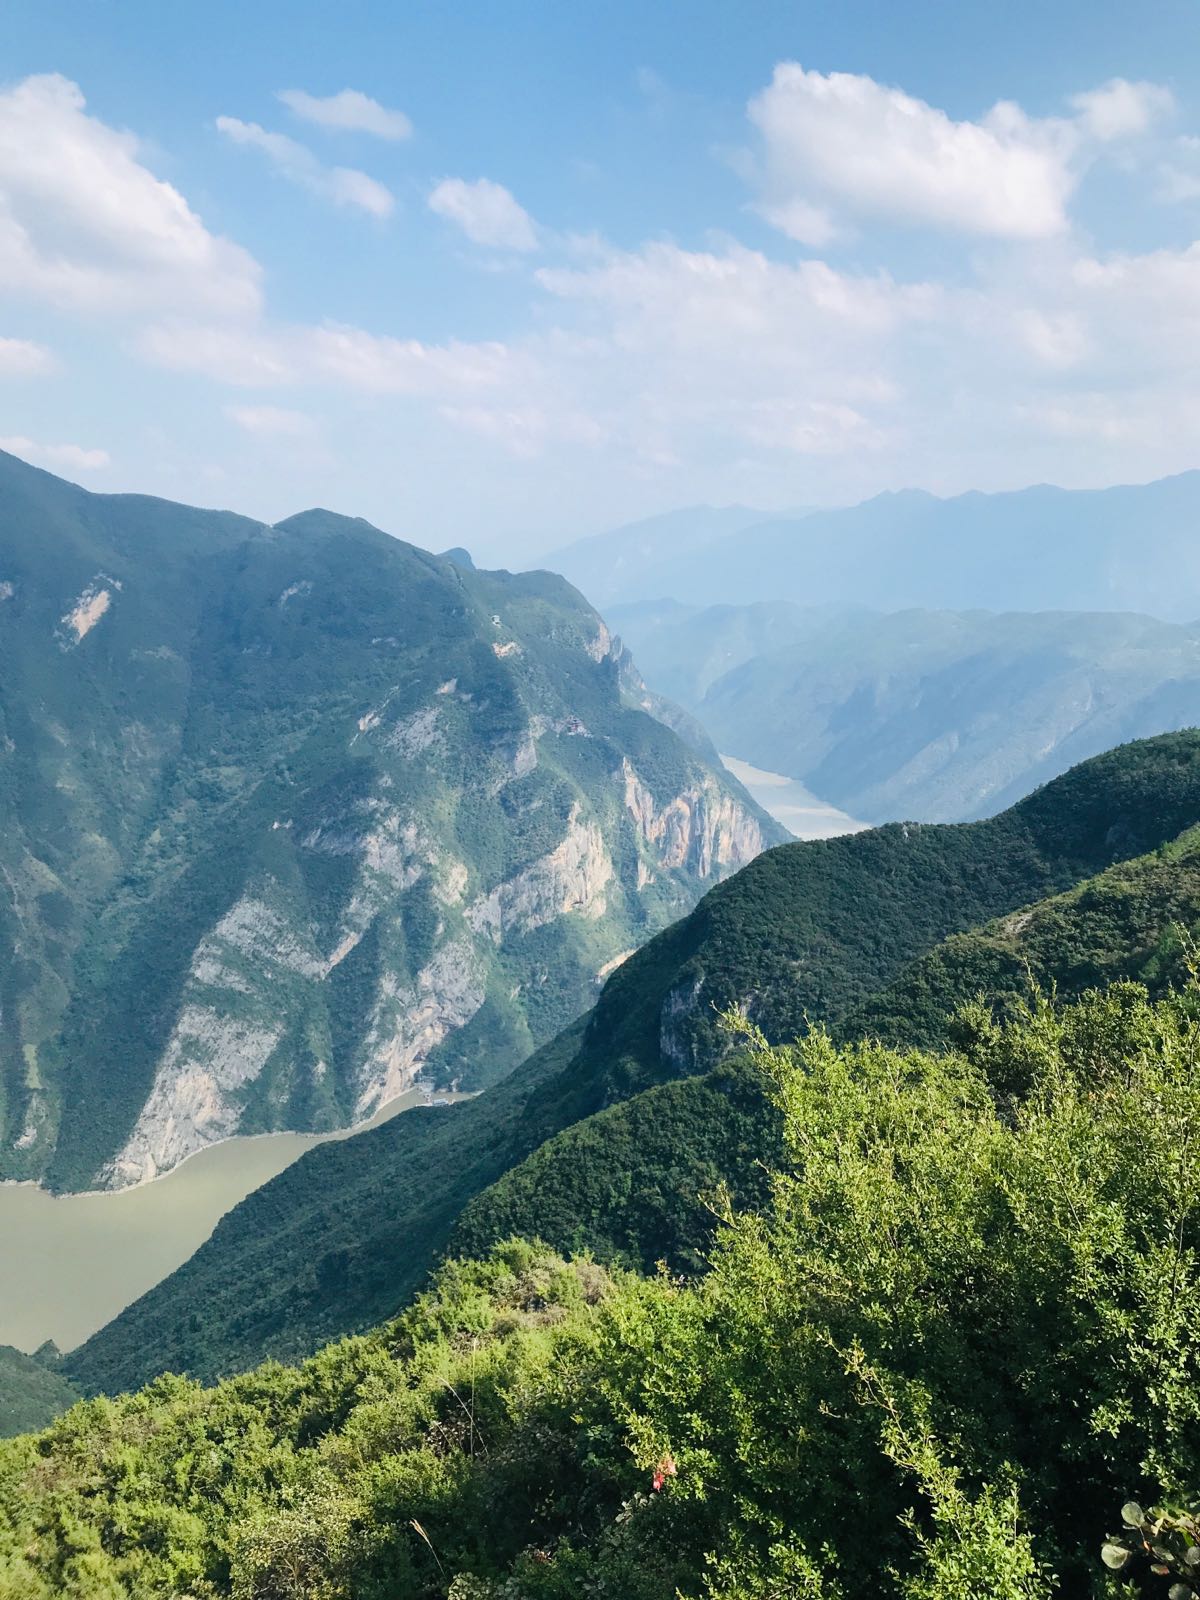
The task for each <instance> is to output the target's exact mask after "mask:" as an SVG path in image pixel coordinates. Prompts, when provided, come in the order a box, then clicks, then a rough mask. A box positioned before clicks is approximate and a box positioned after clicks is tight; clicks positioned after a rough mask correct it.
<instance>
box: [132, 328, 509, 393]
mask: <svg viewBox="0 0 1200 1600" xmlns="http://www.w3.org/2000/svg"><path fill="white" fill-rule="evenodd" d="M139 348H140V350H141V353H142V354H143V355H144V356H145V357H146V358H147V359H148V360H150V361H152V362H154V363H155V364H156V365H158V366H163V367H170V368H174V369H175V370H176V371H180V372H195V373H200V374H202V375H203V376H205V377H208V378H213V379H215V380H217V381H218V382H223V383H229V384H236V385H239V386H242V387H246V388H273V387H279V386H287V385H294V384H300V383H332V384H333V385H335V386H336V387H339V388H345V389H349V390H354V391H357V392H359V393H365V394H394V395H418V396H420V395H424V396H429V397H432V398H434V399H445V398H451V399H453V398H459V397H462V396H464V395H475V394H479V393H482V392H487V391H490V390H492V389H495V388H497V387H499V386H501V385H502V384H504V383H506V382H508V383H512V382H516V381H518V379H519V373H520V369H521V365H522V364H521V361H520V358H518V357H517V356H515V355H514V353H513V352H512V350H511V349H510V348H509V347H508V346H507V345H505V344H503V343H500V342H498V341H484V342H480V343H471V342H469V341H465V340H456V339H455V340H450V341H448V342H447V343H446V344H427V343H424V342H423V341H422V340H420V339H397V338H393V337H391V336H390V335H387V334H376V333H369V332H368V331H367V330H366V329H363V328H353V327H346V326H344V325H341V324H338V323H326V324H324V325H322V326H320V327H303V326H299V327H274V328H270V327H264V328H260V329H257V330H250V329H246V330H236V331H231V330H229V329H227V328H223V327H220V326H218V327H199V326H189V325H185V324H169V323H165V324H161V325H159V326H156V327H152V328H149V329H147V330H146V331H145V333H144V334H143V335H142V337H141V339H140V341H139Z"/></svg>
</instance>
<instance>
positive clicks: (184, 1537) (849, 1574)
mask: <svg viewBox="0 0 1200 1600" xmlns="http://www.w3.org/2000/svg"><path fill="white" fill-rule="evenodd" d="M1195 1013H1196V1006H1195V997H1194V995H1191V994H1189V995H1187V996H1185V997H1183V998H1182V999H1180V998H1178V997H1172V998H1170V999H1168V1000H1166V1001H1162V1002H1159V1003H1158V1004H1157V1005H1155V1004H1153V1003H1152V1002H1150V1001H1149V999H1148V998H1147V996H1146V994H1145V991H1144V990H1140V989H1138V988H1137V986H1135V985H1132V984H1126V985H1123V986H1117V987H1114V988H1113V989H1111V990H1109V991H1103V992H1099V993H1095V994H1093V995H1091V996H1089V997H1088V998H1086V999H1085V1000H1084V1001H1083V1002H1081V1003H1079V1004H1077V1005H1075V1006H1073V1007H1070V1008H1067V1009H1066V1010H1065V1011H1064V1012H1062V1013H1061V1014H1058V1015H1055V1014H1054V1013H1053V1012H1052V1011H1050V1010H1049V1008H1045V1007H1043V1008H1041V1009H1039V1010H1038V1011H1037V1012H1036V1013H1035V1014H1031V1015H1027V1016H1026V1017H1023V1018H1021V1019H1017V1020H1015V1021H1014V1022H1013V1023H1012V1024H1010V1025H1008V1026H1007V1027H1004V1028H1001V1029H997V1030H994V1031H993V1032H991V1033H989V1034H986V1035H980V1036H979V1037H977V1038H976V1040H975V1041H974V1042H973V1043H972V1045H971V1046H970V1047H969V1048H968V1049H967V1051H966V1052H965V1053H964V1054H958V1055H953V1056H935V1055H930V1054H922V1053H919V1052H912V1051H910V1052H906V1053H902V1054H901V1053H893V1052H891V1051H889V1050H887V1049H884V1048H882V1047H878V1046H862V1047H854V1048H848V1049H844V1050H839V1049H837V1048H836V1047H834V1046H833V1045H832V1044H831V1043H830V1042H829V1041H828V1039H827V1038H826V1037H825V1036H823V1035H821V1034H815V1035H813V1036H811V1037H810V1038H809V1039H808V1040H807V1041H805V1042H804V1043H803V1044H801V1045H799V1046H797V1047H795V1048H788V1049H779V1050H775V1051H771V1052H766V1053H761V1054H760V1055H759V1057H758V1059H757V1060H756V1061H755V1062H754V1064H753V1069H754V1070H755V1071H757V1072H759V1073H760V1074H761V1076H762V1078H763V1080H764V1081H765V1082H767V1083H769V1084H770V1089H771V1095H772V1098H773V1101H774V1104H775V1106H776V1109H777V1115H778V1117H779V1120H780V1125H781V1130H782V1137H781V1142H780V1143H781V1147H780V1151H779V1159H778V1160H777V1162H776V1163H775V1165H774V1170H773V1172H772V1173H771V1175H770V1178H769V1182H768V1185H767V1189H766V1192H765V1193H764V1196H763V1201H764V1203H763V1204H762V1206H761V1209H760V1210H759V1211H758V1212H757V1213H756V1212H753V1211H747V1212H743V1213H741V1214H738V1215H733V1216H731V1217H730V1218H729V1220H728V1221H727V1222H726V1223H725V1224H724V1225H723V1226H722V1228H721V1230H720V1235H719V1238H718V1240H717V1243H716V1247H715V1251H714V1253H713V1257H712V1268H711V1271H709V1272H707V1273H705V1274H702V1275H700V1276H699V1277H698V1278H696V1279H695V1280H694V1281H691V1282H683V1281H680V1280H679V1279H677V1278H675V1277H673V1276H670V1275H667V1274H656V1275H654V1276H651V1277H639V1276H636V1275H626V1274H622V1273H616V1274H610V1273H607V1272H605V1271H604V1270H603V1269H602V1268H600V1267H598V1266H596V1265H594V1264H592V1263H590V1262H588V1261H586V1260H577V1261H575V1262H573V1263H570V1264H567V1263H565V1262H564V1261H562V1260H561V1259H560V1258H556V1257H555V1256H554V1255H553V1254H551V1253H549V1252H548V1251H546V1250H545V1249H544V1248H542V1247H540V1246H537V1245H530V1244H522V1243H520V1242H509V1243H507V1244H505V1245H504V1246H502V1247H501V1248H499V1249H498V1250H497V1251H495V1252H494V1253H493V1254H492V1255H491V1256H489V1257H488V1258H486V1259H485V1260H483V1261H480V1262H455V1263H452V1264H450V1265H448V1266H447V1267H445V1268H444V1269H443V1270H442V1272H441V1273H440V1274H439V1276H438V1278H437V1280H436V1282H435V1283H434V1285H433V1287H432V1289H431V1290H430V1292H429V1293H428V1294H426V1295H424V1296H422V1297H421V1298H419V1299H418V1300H417V1302H416V1303H415V1304H414V1305H413V1306H412V1307H411V1308H410V1309H409V1310H408V1311H407V1312H405V1314H404V1315H403V1316H402V1317H401V1318H400V1319H399V1321H397V1322H395V1323H392V1324H390V1325H388V1326H385V1327H383V1328H381V1329H379V1330H377V1331H375V1332H372V1333H370V1334H368V1335H366V1336H365V1337H361V1338H356V1339H350V1340H347V1341H344V1342H342V1343H338V1344H333V1345H331V1346H329V1347H328V1348H327V1349H325V1350H323V1351H322V1352H321V1353H320V1354H319V1355H317V1356H316V1357H315V1358H313V1359H312V1360H311V1361H309V1362H308V1363H306V1364H305V1365H304V1366H302V1367H299V1368H290V1367H284V1366H279V1365H276V1364H273V1363H268V1364H266V1365H265V1366H262V1367H260V1368H259V1369H258V1370H256V1371H254V1372H252V1373H249V1374H247V1375H244V1376H242V1377H238V1378H235V1379H232V1380H230V1381H227V1382H226V1383H223V1384H221V1385H219V1386H218V1387H216V1388H211V1389H204V1388H201V1387H200V1386H199V1385H197V1384H195V1383H193V1382H189V1381H187V1380H184V1379H181V1378H174V1377H169V1378H163V1379H160V1380H159V1381H158V1382H157V1383H155V1384H153V1385H151V1386H150V1387H149V1388H147V1389H145V1390H143V1391H142V1392H140V1393H138V1394H135V1395H131V1396H126V1397H124V1398H122V1399H119V1400H117V1401H109V1400H94V1401H89V1402H85V1403H83V1404H81V1405H79V1406H77V1407H76V1408H75V1409H73V1410H72V1411H70V1412H69V1413H68V1414H67V1415H66V1416H64V1417H62V1418H60V1419H59V1420H58V1421H57V1422H56V1423H54V1424H53V1426H52V1427H51V1428H50V1429H49V1430H48V1431H47V1432H45V1433H44V1434H42V1435H40V1436H34V1437H24V1438H20V1439H16V1440H11V1441H8V1442H6V1443H3V1444H0V1593H3V1594H4V1595H5V1596H6V1600H7V1597H8V1596H13V1597H16V1596H19V1597H20V1600H59V1597H63V1600H168V1597H176V1596H181V1595H191V1596H197V1597H200V1596H205V1597H209V1600H215V1597H217V1596H231V1597H237V1600H243V1597H245V1600H250V1597H259V1600H267V1597H273V1600H316V1597H321V1600H515V1597H518V1596H519V1597H521V1600H575V1597H577V1596H580V1595H589V1594H598V1595H612V1596H620V1597H621V1600H664V1597H666V1596H680V1597H683V1600H785V1597H787V1600H791V1597H801V1596H808V1597H815V1596H818V1595H820V1596H822V1597H831V1600H851V1597H853V1596H858V1595H865V1594H871V1595H877V1596H880V1597H881V1600H958V1597H961V1596H964V1595H981V1596H985V1597H987V1600H1050V1597H1051V1596H1061V1597H1067V1600H1085V1597H1087V1596H1093V1595H1100V1594H1105V1593H1109V1594H1114V1595H1115V1594H1117V1593H1146V1594H1150V1595H1159V1594H1161V1595H1163V1596H1164V1600H1165V1596H1166V1591H1167V1588H1168V1586H1169V1585H1170V1584H1171V1583H1174V1584H1175V1585H1177V1586H1178V1587H1177V1589H1174V1590H1172V1595H1173V1596H1174V1600H1182V1596H1183V1593H1184V1591H1187V1592H1188V1593H1189V1594H1190V1592H1191V1584H1190V1582H1189V1581H1188V1580H1189V1576H1190V1574H1191V1573H1192V1571H1193V1570H1194V1569H1193V1568H1192V1566H1191V1565H1190V1564H1189V1562H1190V1556H1189V1548H1190V1546H1191V1545H1192V1544H1194V1542H1195V1534H1196V1525H1195V1520H1194V1516H1189V1515H1188V1514H1187V1513H1186V1511H1185V1510H1184V1508H1186V1507H1187V1506H1189V1505H1191V1504H1193V1503H1194V1501H1195V1498H1196V1493H1197V1488H1198V1486H1200V1398H1198V1396H1200V1331H1198V1328H1197V1323H1196V1318H1195V1314H1194V1313H1195V1305H1196V1300H1197V1295H1198V1293H1200V1174H1198V1173H1197V1170H1196V1165H1195V1162H1194V1161H1192V1160H1191V1159H1190V1153H1191V1151H1192V1150H1194V1148H1195V1146H1196V1143H1197V1141H1198V1140H1200V1097H1198V1096H1197V1093H1196V1087H1197V1086H1196V1061H1197V1058H1198V1051H1200V1025H1198V1024H1197V1021H1196V1015H1195ZM1014 1060H1021V1061H1024V1062H1026V1063H1027V1064H1028V1065H1029V1067H1030V1069H1031V1070H1030V1075H1029V1077H1028V1079H1027V1082H1026V1085H1025V1089H1024V1092H1023V1093H1022V1094H1021V1095H1020V1096H1019V1097H1018V1098H1016V1099H1015V1100H1013V1099H1009V1098H1006V1097H1005V1098H999V1099H998V1097H997V1095H996V1094H995V1092H994V1084H995V1083H996V1082H997V1081H998V1079H1000V1078H1003V1077H1005V1076H1006V1075H1007V1073H1008V1068H1009V1067H1010V1065H1011V1063H1012V1062H1013V1061H1014ZM1135 1502H1136V1504H1135ZM1142 1507H1145V1508H1146V1509H1145V1510H1143V1509H1141V1508H1142ZM1158 1507H1162V1508H1164V1509H1163V1511H1162V1512H1161V1513H1160V1512H1159V1511H1158V1510H1157V1509H1156V1508H1158ZM1151 1541H1153V1550H1152V1551H1150V1549H1149V1546H1150V1544H1151ZM1102 1547H1103V1560H1102V1555H1101V1552H1102ZM1151 1562H1153V1564H1154V1565H1153V1569H1151ZM1106 1568H1107V1569H1108V1570H1112V1569H1113V1568H1117V1569H1120V1573H1121V1580H1122V1583H1121V1587H1120V1588H1119V1589H1118V1588H1117V1587H1116V1585H1115V1584H1114V1586H1113V1587H1111V1588H1109V1587H1107V1585H1106V1582H1105V1572H1106ZM1126 1582H1131V1583H1132V1585H1133V1586H1132V1587H1126V1586H1125V1585H1126Z"/></svg>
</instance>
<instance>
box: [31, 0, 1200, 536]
mask: <svg viewBox="0 0 1200 1600" xmlns="http://www.w3.org/2000/svg"><path fill="white" fill-rule="evenodd" d="M1198 24H1200V8H1198V7H1197V5H1196V4H1195V0H1189V3H1186V4H1185V3H1151V4H1147V5H1142V6H1140V7H1131V6H1129V5H1128V4H1127V3H1121V4H1104V3H1102V4H1094V3H1093V4H1089V5H1086V6H1085V5H1082V4H1075V3H1073V0H1055V3H1053V4H1046V3H1044V0H1043V3H1042V4H1039V5H1032V4H1026V3H1024V0H1020V3H1015V4H1008V5H1007V6H1004V7H996V6H993V5H987V6H985V5H982V4H975V3H963V4H960V5H951V4H948V3H946V0H939V3H936V4H909V5H905V6H897V5H895V4H887V5H885V4H866V3H858V0H840V3H824V4H782V3H780V4H772V3H753V0H751V3H747V4H743V5H739V6H736V7H735V6H732V5H730V4H728V3H726V4H713V3H708V0H691V3H688V4H672V3H667V4H662V3H660V4H654V5H650V6H647V5H645V4H644V3H643V4H640V5H628V4H624V3H612V0H609V3H606V4H603V5H599V4H594V5H593V4H583V3H576V0H571V3H568V0H542V3H536V4H535V3H528V0H527V3H514V0H506V3H505V4H503V5H500V4H496V3H494V0H493V3H490V4H487V3H474V0H472V3H463V0H457V3H456V4H454V5H453V6H447V5H444V4H442V5H438V4H426V5H395V4H392V5H382V4H362V3H359V4H353V3H350V4H342V5H339V6H337V7H333V6H328V5H322V6H318V5H313V4H306V3H296V0H292V3H290V4H287V5H283V4H275V3H271V0H268V3H262V0H258V3H256V4H254V5H246V4H245V3H244V0H243V3H242V4H240V5H233V4H226V3H221V0H218V3H210V4H206V5H205V6H203V7H200V6H195V5H188V4H178V5H170V6H167V5H163V4H161V3H159V4H156V5H148V4H142V3H140V0H55V3H51V4H47V3H46V0H42V3H41V4H39V5H34V4H30V3H27V0H8V3H7V5H6V6H5V8H4V14H3V16H2V17H0V442H6V443H7V444H8V446H9V447H10V448H15V449H17V450H18V451H19V452H20V453H23V454H25V455H27V456H28V457H29V458H30V459H32V460H37V461H38V462H39V463H40V464H43V465H47V466H49V467H50V468H51V469H52V470H57V471H61V472H63V473H64V474H65V475H67V476H71V477H76V478H78V479H79V480H80V481H82V482H86V483H87V484H88V485H89V486H90V487H94V488H97V489H100V488H113V489H127V488H137V489H143V490H147V491H150V492H154V493H160V494H166V495H169V496H172V497H174V498H180V499H188V500H194V501H200V502H204V503H210V504H211V503H215V504H223V505H231V506H234V507H236V508H238V509H241V510H245V511H247V512H250V513H251V514H255V515H259V516H263V517H265V518H268V519H272V520H274V519H276V518H279V517H282V516H284V515H286V514H288V513H289V512H291V511H293V510H296V509H299V508H301V507H303V506H306V505H309V504H314V503H319V504H326V505H331V506H335V507H337V508H338V509H342V510H346V511H348V512H353V513H356V514H361V515H365V516H367V517H369V518H371V519H372V520H373V521H376V522H378V523H379V524H380V525H381V526H384V527H387V528H389V529H390V530H392V531H393V532H396V533H399V534H402V535H403V536H405V537H408V538H412V539H413V540H415V541H416V542H418V543H422V544H427V545H430V546H433V547H441V546H442V545H445V544H449V543H464V544H467V545H469V546H470V547H472V548H473V549H474V550H476V551H478V552H479V553H480V554H481V555H482V556H483V557H484V558H485V559H488V560H505V561H508V562H511V563H513V564H516V563H518V562H520V561H523V560H526V559H529V558H530V557H532V556H533V555H535V554H536V553H537V552H538V551H539V550H544V549H548V548H551V547H552V546H554V545H555V544H557V543H560V542H562V541H564V540H566V539H568V538H570V537H573V536H576V535H578V534H582V533H586V532H590V531H593V530H595V529H597V528H600V527H603V526H605V525H608V524H612V523H616V522H619V521H621V520H624V519H627V518H632V517H635V516H638V515H642V514H647V513H651V512H655V511H659V510H664V509H668V508H670V507H674V506H678V505H682V504H688V503H693V502H700V501H709V502H718V503H724V502H731V501H740V502H743V503H748V504H753V505H760V506H763V507H767V508H777V507H787V506H793V505H802V504H813V503H840V502H845V501H850V500H854V499H859V498H862V497H864V496H866V495H869V494H872V493H875V492H878V491H879V490H881V489H885V488H898V487H902V486H905V485H910V484H917V485H921V486H924V487H928V488H931V489H934V490H935V491H938V492H943V493H950V492H958V491H961V490H963V489H967V488H972V487H977V488H984V489H992V488H1001V487H1014V486H1018V485H1021V484H1024V483H1028V482H1032V481H1040V480H1051V481H1056V482H1060V483H1066V484H1089V485H1095V484H1104V483H1110V482H1114V481H1120V480H1129V479H1135V480H1136V479H1146V478H1150V477H1154V476H1157V475H1160V474H1162V473H1166V472H1171V471H1176V470H1180V469H1183V468H1185V467H1191V466H1196V465H1200V448H1198V447H1197V445H1196V443H1195V441H1196V440H1197V439H1198V438H1200V246H1198V245H1196V244H1195V241H1196V239H1197V238H1198V237H1200V50H1198V49H1197V45H1198V43H1200V38H1198V33H1200V26H1198Z"/></svg>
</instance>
